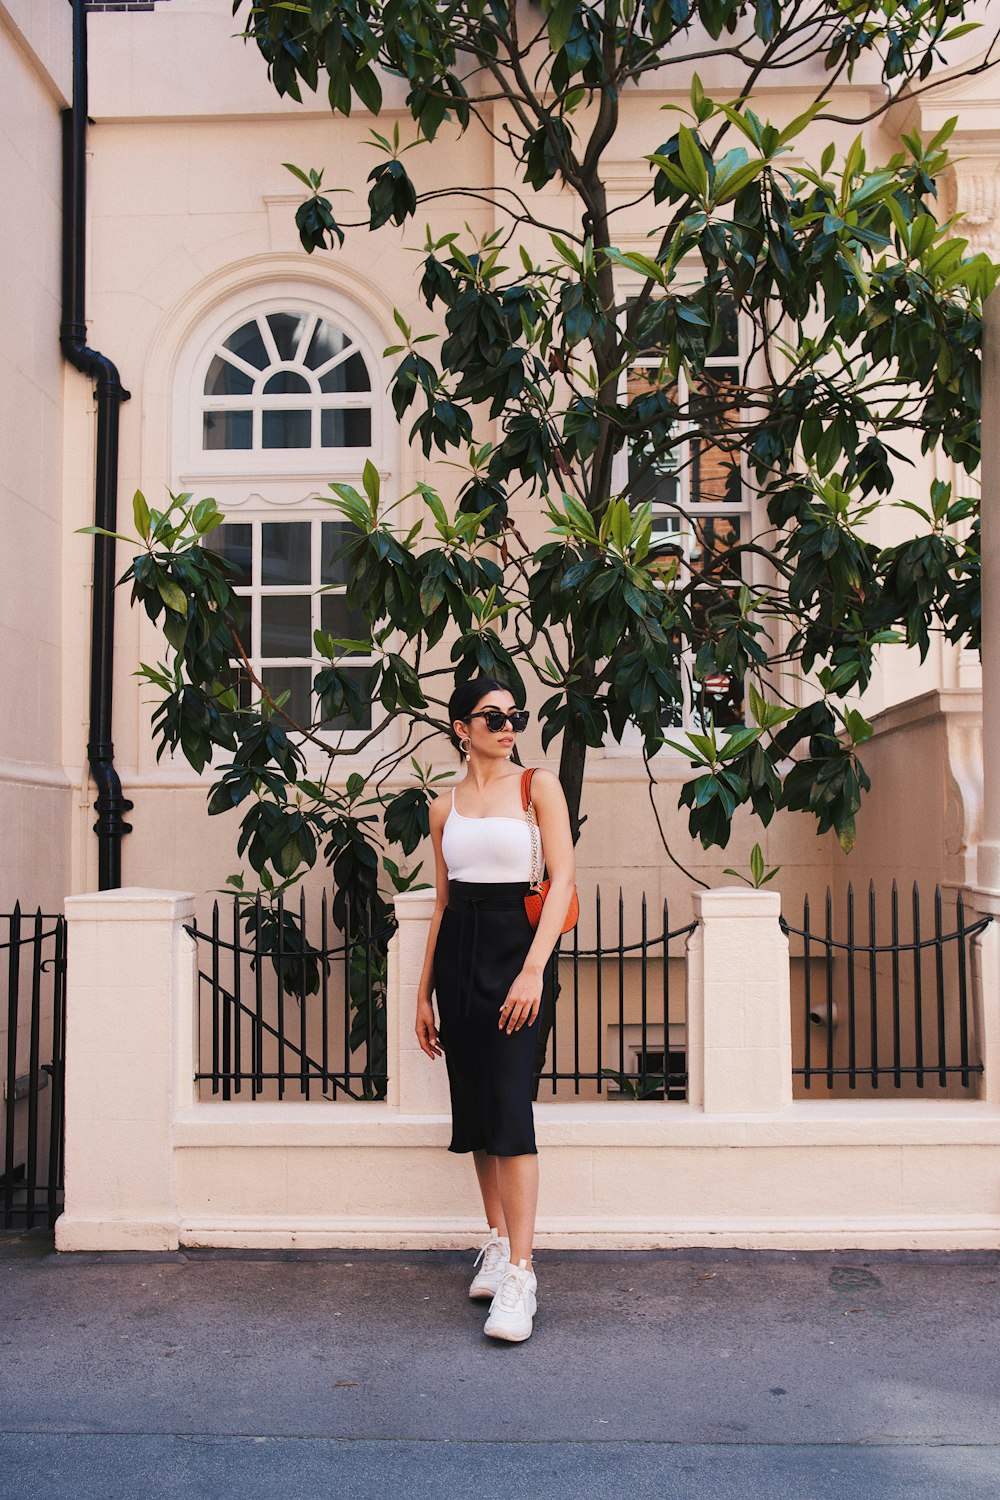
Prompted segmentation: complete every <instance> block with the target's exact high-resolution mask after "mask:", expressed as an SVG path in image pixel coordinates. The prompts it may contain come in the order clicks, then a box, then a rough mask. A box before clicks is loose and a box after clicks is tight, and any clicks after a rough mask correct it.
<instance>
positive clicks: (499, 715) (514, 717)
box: [469, 708, 531, 734]
mask: <svg viewBox="0 0 1000 1500" xmlns="http://www.w3.org/2000/svg"><path fill="white" fill-rule="evenodd" d="M469 718H470V719H485V720H486V728H487V729H488V730H489V732H490V734H499V733H500V731H501V729H502V728H503V727H504V725H505V724H506V723H507V722H508V720H509V721H510V727H511V729H513V731H514V733H515V734H521V733H522V732H523V731H524V730H525V729H527V727H528V720H529V719H530V718H531V715H530V714H529V712H528V710H527V709H526V708H515V710H514V712H513V713H512V714H505V713H504V711H503V709H502V708H482V709H479V710H478V712H476V713H474V714H470V715H469Z"/></svg>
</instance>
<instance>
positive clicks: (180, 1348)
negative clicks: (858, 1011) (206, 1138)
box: [0, 1236, 1000, 1500]
mask: <svg viewBox="0 0 1000 1500" xmlns="http://www.w3.org/2000/svg"><path fill="white" fill-rule="evenodd" d="M470 1267H471V1257H462V1256H459V1255H455V1254H452V1253H442V1254H426V1253H424V1254H416V1253H415V1254H412V1255H387V1254H373V1253H364V1252H349V1251H339V1252H326V1253H300V1254H290V1255H282V1254H279V1253H270V1254H269V1253H260V1254H254V1255H250V1254H246V1255H242V1254H237V1253H229V1254H227V1253H225V1252H218V1251H210V1252H187V1253H182V1254H179V1255H165V1256H151V1255H139V1256H124V1255H72V1256H56V1255H55V1254H54V1253H52V1250H51V1244H50V1242H49V1241H48V1240H47V1239H44V1238H40V1237H33V1236H28V1237H24V1238H22V1239H8V1240H3V1239H0V1339H2V1343H3V1350H2V1358H0V1497H3V1500H8V1497H9V1500H15V1497H17V1500H36V1497H37V1500H120V1497H128V1500H131V1497H133V1496H134V1497H142V1500H167V1497H170V1500H188V1497H199V1500H201V1497H205V1500H208V1497H211V1500H229V1497H233V1500H236V1497H240V1500H258V1497H260V1500H272V1497H273V1500H307V1497H308V1500H317V1497H326V1496H329V1497H338V1500H339V1497H341V1496H343V1497H345V1500H347V1497H350V1500H369V1497H371V1500H383V1497H390V1496H391V1497H404V1500H409V1497H415V1500H425V1497H426V1500H438V1497H440V1500H445V1497H447V1500H453V1497H464V1496H469V1497H476V1500H480V1497H482V1500H488V1497H492V1496H499V1497H504V1500H508V1497H509V1500H520V1497H522V1496H523V1497H525V1500H528V1497H530V1500H570V1497H573V1500H575V1497H577V1496H590V1495H594V1496H601V1497H602V1500H603V1497H605V1496H609V1497H614V1500H618V1497H622V1496H627V1497H629V1500H647V1497H648V1500H653V1497H656V1500H846V1497H848V1496H850V1497H852V1500H853V1497H855V1496H856V1495H857V1494H858V1493H859V1492H862V1493H865V1494H866V1496H867V1497H875V1500H877V1497H882V1496H900V1497H904V1500H998V1496H1000V1338H998V1332H1000V1327H998V1324H1000V1253H993V1252H990V1253H977V1254H972V1253H968V1254H955V1255H943V1254H928V1253H923V1254H912V1255H907V1254H892V1255H888V1254H886V1255H881V1254H873V1253H871V1252H860V1251H859V1252H854V1253H851V1252H846V1253H845V1252H841V1253H836V1254H799V1255H795V1254H784V1255H778V1254H772V1253H763V1254H752V1253H741V1252H735V1251H715V1252H713V1251H707V1250H706V1251H699V1252H691V1251H689V1252H662V1253H633V1254H604V1253H591V1254H585V1253H577V1254H564V1253H559V1252H554V1251H552V1252H548V1253H547V1254H544V1255H540V1256H539V1257H538V1264H537V1269H538V1277H539V1314H538V1318H537V1321H536V1329H535V1334H534V1336H533V1338H532V1339H531V1340H530V1342H529V1343H527V1344H524V1345H517V1346H515V1345H496V1344H494V1343H492V1342H491V1341H489V1340H487V1339H485V1338H484V1337H483V1335H482V1332H481V1329H482V1321H483V1316H484V1313H485V1305H483V1306H482V1307H480V1306H479V1305H477V1304H474V1303H470V1302H469V1301H468V1299H467V1297H466V1295H465V1293H466V1287H467V1283H468V1279H469V1275H470Z"/></svg>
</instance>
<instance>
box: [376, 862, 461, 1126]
mask: <svg viewBox="0 0 1000 1500" xmlns="http://www.w3.org/2000/svg"><path fill="white" fill-rule="evenodd" d="M433 912H434V892H433V891H405V892H404V893H403V894H402V895H399V896H397V897H396V917H397V920H398V922H399V930H398V932H397V933H396V936H395V937H394V939H393V942H392V948H391V949H390V971H389V972H390V983H389V1003H390V1005H394V1008H395V1014H392V1013H390V1015H389V1017H388V1027H389V1065H390V1070H391V1076H392V1077H393V1078H395V1080H396V1082H395V1084H390V1090H391V1092H390V1099H391V1101H392V1103H394V1104H396V1105H398V1107H399V1109H400V1111H401V1113H402V1114H404V1115H439V1116H441V1117H442V1118H444V1119H450V1118H451V1105H450V1102H449V1097H448V1075H447V1072H446V1070H445V1061H444V1058H443V1057H436V1058H435V1059H434V1061H433V1062H432V1061H431V1059H430V1058H429V1057H427V1056H426V1054H425V1053H424V1052H423V1051H421V1049H420V1046H419V1045H418V1043H417V1038H416V1033H415V1032H414V1030H413V1020H414V1013H415V1010H416V1004H417V986H418V984H419V983H420V974H421V970H422V969H423V964H424V952H425V950H426V946H427V928H428V926H429V924H430V920H431V916H432V915H433ZM393 979H395V983H393Z"/></svg>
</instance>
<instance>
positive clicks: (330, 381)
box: [201, 307, 372, 453]
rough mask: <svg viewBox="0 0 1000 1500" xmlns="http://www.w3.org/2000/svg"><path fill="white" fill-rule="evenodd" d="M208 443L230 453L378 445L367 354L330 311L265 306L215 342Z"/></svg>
mask: <svg viewBox="0 0 1000 1500" xmlns="http://www.w3.org/2000/svg"><path fill="white" fill-rule="evenodd" d="M202 394H203V404H202V421H201V434H202V442H201V445H202V448H203V449H204V450H206V451H222V452H239V451H243V452H248V451H249V452H255V453H256V452H266V451H271V452H274V450H288V449H309V450H316V449H320V450H327V449H331V448H370V447H371V444H372V382H371V375H370V373H369V370H368V366H367V364H366V362H365V357H364V355H363V354H362V353H361V351H360V349H359V348H358V346H357V344H356V343H355V342H354V341H353V340H352V338H351V337H350V335H349V334H347V333H345V332H344V330H343V329H342V328H339V327H338V326H337V324H336V323H334V322H333V321H331V319H329V318H324V317H320V316H319V315H318V314H317V313H315V312H308V311H306V310H304V309H292V308H287V307H286V308H282V309H280V310H276V311H274V312H260V313H258V314H257V315H256V316H255V317H253V318H249V319H247V320H246V321H245V322H241V323H240V324H239V326H238V327H236V328H233V329H232V330H231V331H230V332H228V333H226V334H225V335H224V337H222V338H221V339H220V340H219V342H218V343H217V344H216V345H215V346H214V347H213V348H212V350H211V351H210V356H209V364H208V369H207V371H206V372H205V378H204V386H203V393H202Z"/></svg>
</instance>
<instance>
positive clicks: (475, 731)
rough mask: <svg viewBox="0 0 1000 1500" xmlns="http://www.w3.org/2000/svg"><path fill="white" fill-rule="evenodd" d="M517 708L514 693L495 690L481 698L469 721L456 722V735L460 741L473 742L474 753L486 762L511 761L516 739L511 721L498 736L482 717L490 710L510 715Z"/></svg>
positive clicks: (502, 689) (499, 689)
mask: <svg viewBox="0 0 1000 1500" xmlns="http://www.w3.org/2000/svg"><path fill="white" fill-rule="evenodd" d="M516 707H517V704H516V703H515V702H514V696H513V694H512V693H508V692H507V690H506V688H494V689H493V690H492V691H491V692H489V693H486V694H484V696H483V697H482V698H480V700H479V702H478V703H477V704H476V706H475V708H474V709H473V710H472V716H471V717H470V718H469V719H467V720H466V721H465V722H464V723H463V722H462V721H461V720H460V719H456V720H455V733H456V734H457V735H458V737H459V739H460V740H469V741H471V743H472V750H473V753H474V754H476V755H481V756H482V757H483V759H484V760H509V759H510V756H511V752H512V751H513V749H514V739H515V735H514V731H513V729H512V728H511V727H510V720H509V719H507V720H506V721H505V723H504V726H503V728H502V729H501V730H500V731H499V733H498V734H493V733H492V732H491V731H490V730H489V729H487V727H486V720H485V719H484V718H482V717H481V715H482V714H484V713H485V712H486V710H487V709H488V708H499V709H500V710H501V712H502V713H505V714H509V713H512V712H513V710H514V709H515V708H516Z"/></svg>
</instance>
